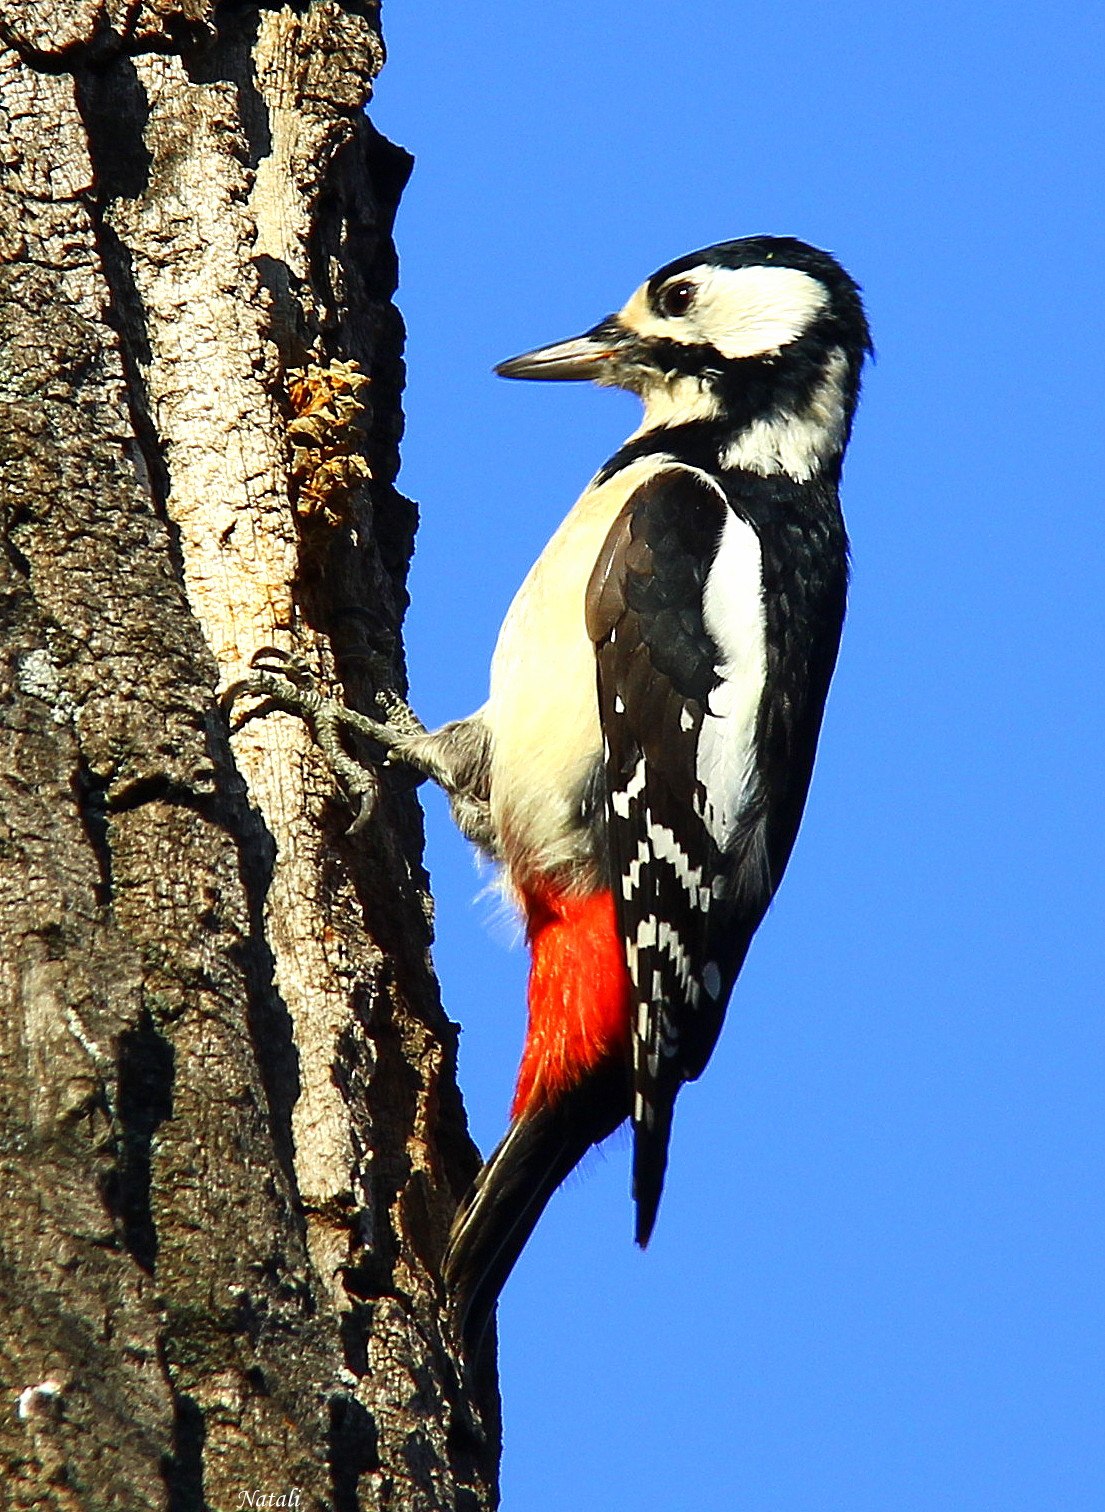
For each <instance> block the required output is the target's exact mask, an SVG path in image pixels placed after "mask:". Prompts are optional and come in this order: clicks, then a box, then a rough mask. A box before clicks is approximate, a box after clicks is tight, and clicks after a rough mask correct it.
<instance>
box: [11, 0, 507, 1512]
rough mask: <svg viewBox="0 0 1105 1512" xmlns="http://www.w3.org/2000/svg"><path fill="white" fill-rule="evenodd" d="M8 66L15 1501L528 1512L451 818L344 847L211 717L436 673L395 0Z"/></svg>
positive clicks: (292, 732)
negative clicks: (440, 927)
mask: <svg viewBox="0 0 1105 1512" xmlns="http://www.w3.org/2000/svg"><path fill="white" fill-rule="evenodd" d="M0 34H2V36H3V39H4V42H5V44H6V46H5V50H4V52H3V55H2V59H0V109H2V110H3V112H4V116H5V119H4V121H3V125H2V127H0V131H2V138H0V154H2V172H3V191H2V192H3V205H2V208H0V262H2V264H3V289H2V293H0V299H2V301H3V317H2V318H3V354H2V356H0V364H2V366H0V397H2V402H3V407H4V416H3V420H2V425H0V479H2V503H3V527H2V541H0V623H2V640H0V678H2V680H3V698H2V704H0V742H2V748H3V754H2V756H0V997H2V1005H0V1013H2V1021H0V1165H2V1179H0V1294H2V1296H3V1303H4V1309H5V1320H4V1325H5V1326H4V1330H3V1335H4V1336H3V1338H2V1340H0V1483H2V1485H3V1493H2V1498H3V1499H4V1500H3V1504H4V1505H5V1506H9V1507H12V1508H66V1509H80V1512H86V1509H98V1508H105V1509H106V1508H113V1509H114V1508H150V1507H167V1508H171V1509H173V1512H186V1509H193V1508H202V1507H205V1506H206V1507H211V1508H216V1509H222V1508H234V1509H238V1508H242V1507H250V1506H263V1507H270V1506H291V1507H299V1508H309V1507H319V1508H321V1507H330V1508H335V1509H338V1512H351V1509H355V1508H357V1507H363V1508H370V1507H371V1508H375V1507H381V1508H402V1509H404V1512H406V1509H427V1512H430V1509H444V1508H449V1509H453V1508H459V1509H462V1512H476V1509H479V1508H490V1507H493V1506H494V1505H495V1503H496V1496H497V1493H496V1464H497V1454H498V1402H497V1393H496V1388H495V1383H494V1379H493V1376H492V1374H491V1372H490V1370H489V1372H488V1376H487V1379H484V1380H482V1381H481V1382H480V1383H479V1384H478V1386H475V1387H473V1386H471V1385H470V1384H469V1383H468V1382H467V1381H466V1380H465V1377H464V1375H463V1372H462V1371H461V1369H460V1367H459V1365H458V1362H457V1359H456V1355H455V1351H454V1346H453V1343H452V1341H451V1339H450V1338H449V1336H448V1334H447V1332H446V1331H445V1330H444V1328H443V1323H442V1317H443V1313H442V1306H441V1302H442V1298H441V1291H440V1281H439V1262H440V1258H441V1254H442V1250H443V1247H444V1242H445V1236H446V1232H447V1229H448V1224H449V1220H450V1217H451V1214H452V1211H453V1208H454V1206H455V1202H456V1199H457V1197H458V1196H459V1195H460V1194H461V1192H462V1190H463V1188H464V1187H465V1186H466V1185H467V1183H468V1181H469V1179H470V1177H471V1175H472V1174H473V1172H474V1170H475V1168H476V1164H477V1159H476V1153H475V1150H474V1148H473V1146H472V1144H471V1142H470V1140H469V1138H468V1134H467V1128H466V1123H465V1118H464V1113H463V1109H462V1106H461V1102H460V1097H459V1094H458V1091H457V1087H456V1080H455V1062H456V1054H455V1050H456V1036H455V1030H454V1028H453V1026H452V1025H451V1024H450V1023H449V1021H448V1020H447V1019H446V1017H445V1015H444V1013H443V1012H442V1009H441V1005H440V1001H439V997H438V990H437V985H436V982H435V979H434V977H433V974H432V970H431V967H430V964H429V957H428V950H429V945H430V939H431V924H430V917H431V915H430V900H429V897H428V893H427V891H426V878H425V876H424V874H423V872H422V869H421V862H420V854H421V821H420V816H419V812H418V809H417V807H416V805H415V803H414V799H413V797H412V795H411V794H410V792H409V791H402V790H401V789H400V788H399V787H397V786H395V785H392V786H391V787H388V786H386V785H385V788H384V791H383V793H382V795H381V800H380V804H379V808H378V812H377V814H376V816H375V818H374V819H373V820H372V822H371V823H370V824H369V825H367V826H366V827H365V828H364V829H362V830H361V832H360V833H359V834H358V835H357V836H356V837H350V836H348V835H347V834H346V829H347V826H348V824H349V820H350V817H351V815H350V810H349V806H348V804H347V803H345V802H344V801H343V800H342V799H341V798H340V797H339V795H337V793H336V791H335V788H334V785H333V781H332V779H331V777H330V775H329V773H328V772H327V771H326V770H325V768H324V767H323V765H322V763H321V761H320V758H319V757H318V755H317V753H316V751H315V749H314V747H313V745H312V743H311V740H310V737H309V735H308V734H307V732H306V731H305V729H304V727H303V725H302V724H301V723H300V722H299V721H298V720H295V719H293V718H291V717H289V716H287V715H282V714H274V715H273V716H272V717H270V718H267V719H257V720H252V721H250V722H247V723H246V724H244V725H243V726H242V728H241V729H240V730H238V731H237V732H236V733H234V734H231V732H230V728H229V726H228V722H227V718H226V716H225V715H224V714H223V713H222V711H221V710H220V708H219V705H218V702H217V696H216V695H217V691H218V689H219V687H220V686H225V685H226V684H227V683H228V682H230V681H232V680H233V679H234V678H236V677H237V676H240V675H241V673H242V671H243V670H244V665H245V663H246V662H248V659H249V657H250V655H251V654H252V653H253V652H254V651H255V650H256V649H257V648H259V647H261V646H263V645H276V646H278V647H280V648H282V649H283V650H286V651H294V652H296V653H298V654H300V655H301V656H302V657H303V658H304V659H305V661H306V662H307V664H308V665H309V666H310V667H311V668H312V669H313V670H314V671H315V673H316V674H317V675H318V676H319V677H320V679H321V681H322V685H323V687H324V688H327V687H333V688H338V689H340V690H341V692H342V696H344V697H345V698H346V699H347V701H348V702H350V703H352V704H354V705H359V706H362V707H367V706H368V703H369V701H370V693H371V688H372V686H373V685H374V680H376V682H377V683H378V681H379V677H380V673H381V668H384V669H386V675H388V676H389V677H390V680H391V682H392V683H393V684H394V685H395V686H396V687H399V688H402V685H403V668H402V660H401V648H400V644H399V637H398V631H399V625H400V622H401V619H402V613H403V608H404V605H405V587H404V582H405V575H406V569H407V562H408V558H409V555H410V551H411V546H412V540H413V533H414V528H415V509H414V506H413V505H412V504H411V503H410V502H409V501H408V500H406V499H404V498H403V497H402V496H401V495H400V494H399V493H397V492H396V490H395V489H394V487H393V480H394V477H395V474H396V470H397V467H398V453H397V445H398V440H399V435H400V432H401V417H400V410H399V395H400V389H401V384H402V371H403V370H402V362H401V356H400V351H401V343H402V325H401V321H400V318H399V316H398V313H397V312H396V310H395V308H394V306H393V305H392V304H391V295H392V292H393V290H394V286H395V257H394V251H393V248H392V244H391V239H390V234H391V223H392V218H393V214H394V211H395V206H396V202H397V200H398V196H399V193H400V191H401V189H402V186H403V183H404V181H405V179H406V176H407V173H408V169H409V163H408V160H407V158H406V156H405V154H404V153H402V152H401V151H399V150H398V149H397V148H395V147H393V146H391V145H390V144H389V143H387V142H386V141H384V140H383V138H381V137H380V136H379V135H378V134H377V133H376V132H375V131H374V130H373V128H372V127H371V125H370V124H369V123H368V121H367V119H366V118H365V117H364V115H363V113H362V107H363V106H364V104H365V101H366V100H367V98H368V95H369V90H370V83H371V80H372V78H373V77H374V75H375V73H376V71H377V70H378V68H379V66H380V64H381V61H382V57H383V51H382V45H381V41H380V36H379V31H378V26H377V8H376V6H374V5H373V4H371V3H367V0H366V3H357V0H345V3H344V4H339V3H337V0H314V3H300V4H297V5H295V6H294V7H292V6H288V7H285V8H283V9H276V8H273V9H257V8H254V7H250V6H243V5H240V4H230V3H226V4H215V3H214V0H69V3H64V0H6V4H5V7H4V14H3V17H2V20H0ZM349 364H356V366H355V367H351V366H349ZM297 375H298V376H297ZM361 375H365V377H367V380H368V382H367V383H366V382H365V381H364V377H362V376H361ZM281 1497H283V1498H284V1500H283V1501H281V1500H280V1498H281Z"/></svg>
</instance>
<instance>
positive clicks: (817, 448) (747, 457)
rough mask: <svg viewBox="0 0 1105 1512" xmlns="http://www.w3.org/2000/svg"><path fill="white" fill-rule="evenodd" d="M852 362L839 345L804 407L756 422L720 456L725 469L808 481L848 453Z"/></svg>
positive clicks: (799, 481) (830, 356)
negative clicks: (846, 396) (846, 399)
mask: <svg viewBox="0 0 1105 1512" xmlns="http://www.w3.org/2000/svg"><path fill="white" fill-rule="evenodd" d="M847 366H848V364H847V359H846V358H845V356H844V353H843V352H842V351H841V350H840V348H839V347H836V348H834V350H833V351H832V352H830V354H829V358H828V361H827V363H826V365H825V373H824V376H823V377H822V379H821V382H820V383H819V384H818V385H817V387H816V388H815V389H814V391H813V394H812V396H811V397H810V401H809V403H808V405H807V406H806V408H805V409H803V410H801V411H800V412H798V413H795V414H780V415H773V416H771V417H770V418H769V419H765V420H754V421H753V422H752V424H751V425H749V426H747V427H746V428H745V429H744V430H742V431H741V432H740V433H739V434H738V435H736V436H734V437H733V439H732V441H730V443H729V444H728V446H726V448H725V450H724V451H723V452H722V454H721V465H722V467H724V468H730V467H741V468H745V469H746V470H747V471H748V472H755V473H761V474H763V475H764V476H765V477H766V476H770V474H772V473H787V474H789V476H790V477H792V478H794V479H795V481H796V482H798V483H806V482H808V481H809V480H810V478H812V477H813V476H814V475H815V474H816V473H818V472H820V471H821V469H822V468H823V467H824V466H825V464H826V462H828V461H830V460H831V459H832V458H834V457H838V456H839V455H840V453H841V452H842V451H843V449H844V414H845V408H844V381H845V377H846V374H847Z"/></svg>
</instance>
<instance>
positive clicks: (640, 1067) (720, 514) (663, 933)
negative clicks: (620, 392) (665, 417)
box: [587, 467, 770, 1244]
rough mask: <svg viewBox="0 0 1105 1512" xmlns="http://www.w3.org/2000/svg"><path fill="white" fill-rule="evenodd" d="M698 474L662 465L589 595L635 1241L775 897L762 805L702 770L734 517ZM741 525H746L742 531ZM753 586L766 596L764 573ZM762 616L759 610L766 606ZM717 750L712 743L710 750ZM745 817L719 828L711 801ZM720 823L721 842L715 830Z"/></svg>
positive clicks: (609, 543) (720, 669)
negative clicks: (618, 958)
mask: <svg viewBox="0 0 1105 1512" xmlns="http://www.w3.org/2000/svg"><path fill="white" fill-rule="evenodd" d="M729 513H730V509H729V505H728V503H727V501H726V498H725V495H724V494H723V493H722V491H721V490H720V489H719V488H718V487H717V486H716V485H715V484H714V483H712V482H711V481H710V480H709V479H708V478H707V477H705V476H704V475H703V474H701V473H699V472H696V471H693V470H691V469H688V468H685V467H671V468H666V469H664V470H663V471H662V472H660V473H658V474H657V475H656V476H655V477H653V478H651V479H649V481H648V482H646V483H644V484H642V486H641V487H640V488H638V489H637V490H636V491H635V492H634V494H633V495H632V496H631V498H630V499H629V501H628V502H627V504H626V505H625V507H624V509H623V510H622V512H621V514H620V515H619V517H618V519H617V521H616V522H615V524H614V526H613V528H612V529H611V531H610V534H609V536H608V537H607V540H606V542H605V544H604V547H603V550H602V553H601V554H600V557H599V560H598V562H597V564H596V567H595V570H594V573H593V575H592V578H591V583H590V586H589V589H588V595H587V620H588V629H589V631H590V634H591V637H592V639H593V640H594V642H595V648H596V656H597V662H598V691H599V710H600V716H601V720H602V726H603V732H604V737H605V769H606V782H607V825H608V836H609V849H610V859H611V883H612V886H613V888H614V892H615V900H616V904H617V908H618V913H619V920H620V924H621V930H622V937H623V939H624V942H625V948H626V959H627V963H628V967H629V974H630V978H631V981H632V983H633V988H634V993H635V999H636V1001H635V1011H636V1019H635V1024H634V1035H633V1081H634V1099H633V1129H634V1166H633V1171H634V1183H633V1186H634V1198H635V1201H636V1204H637V1241H638V1243H639V1244H645V1243H647V1241H648V1238H649V1235H650V1234H651V1232H652V1227H653V1223H654V1222H655V1217H656V1209H657V1206H658V1204H659V1200H660V1192H661V1189H662V1186H663V1179H664V1169H665V1166H666V1163H667V1146H668V1138H669V1134H670V1130H671V1117H672V1108H673V1105H674V1102H675V1097H676V1094H677V1092H678V1090H679V1087H680V1086H681V1085H682V1083H683V1082H684V1081H687V1080H690V1079H692V1078H693V1077H696V1076H698V1075H699V1073H700V1072H701V1070H702V1068H703V1067H704V1066H705V1064H706V1062H707V1060H708V1059H709V1056H710V1053H711V1051H712V1050H713V1047H714V1044H715V1042H716V1040H717V1036H718V1033H719V1031H720V1028H721V1023H722V1019H723V1017H724V1014H725V1007H726V1003H727V1001H728V997H729V994H730V992H731V990H732V986H733V982H734V981H735V979H736V976H737V973H738V971H739V970H740V967H741V965H742V963H743V960H744V956H745V953H746V951H747V949H748V945H749V942H750V940H751V938H752V934H753V932H754V930H755V928H756V926H757V924H758V923H759V921H760V919H761V918H762V916H763V911H764V908H765V907H766V904H767V901H768V898H769V896H770V882H769V880H768V877H767V871H766V866H765V865H764V864H763V854H762V835H763V818H764V803H763V801H762V794H761V790H760V787H759V784H758V780H757V778H756V776H755V773H754V772H748V773H746V774H744V775H743V776H742V777H741V778H740V782H741V784H742V786H743V791H742V792H740V793H737V792H735V791H730V792H729V793H728V794H722V795H721V798H719V795H718V793H717V791H716V790H715V791H714V792H713V793H712V794H711V793H709V792H708V791H707V786H708V784H707V782H704V781H703V776H706V777H712V778H713V779H715V780H712V781H711V782H710V783H709V786H711V787H714V786H715V781H716V783H721V784H722V785H723V786H724V784H725V783H726V782H727V781H728V782H729V784H730V787H732V783H733V781H734V780H736V779H735V778H734V774H733V773H732V772H728V773H726V772H725V771H721V772H718V773H711V772H710V771H709V770H708V769H704V767H703V762H702V757H701V754H700V748H701V744H702V735H703V725H704V722H706V721H708V720H712V721H713V723H712V726H711V730H710V731H709V732H707V733H708V734H710V735H712V736H714V735H716V727H717V726H718V720H717V718H716V717H715V714H714V712H713V711H714V710H715V709H716V707H717V702H718V699H719V697H721V698H723V696H724V691H725V690H724V688H723V684H724V683H725V658H724V656H723V654H722V651H721V648H720V647H719V645H718V644H717V642H716V641H715V639H714V638H713V637H712V635H711V633H710V631H709V630H708V628H707V623H706V620H707V615H706V611H705V607H704V605H705V595H706V585H707V582H708V579H709V574H710V570H711V567H712V566H713V563H714V560H715V558H716V557H717V555H718V549H719V542H720V541H721V538H722V533H723V530H724V529H725V526H726V524H727V521H728V519H729ZM734 528H737V529H743V530H749V529H750V527H749V526H747V525H746V524H744V523H743V522H736V521H735V522H734ZM755 592H756V594H757V595H759V593H760V584H759V578H758V577H757V578H756V583H755ZM757 612H758V610H757ZM715 743H716V742H715ZM715 799H716V800H718V801H719V802H721V800H722V799H724V801H725V803H727V804H728V806H729V808H730V809H731V810H734V812H735V813H736V818H735V820H734V822H732V823H730V824H728V825H726V826H719V822H718V814H717V811H716V809H714V808H712V806H711V805H712V800H715ZM719 830H724V833H720V834H719Z"/></svg>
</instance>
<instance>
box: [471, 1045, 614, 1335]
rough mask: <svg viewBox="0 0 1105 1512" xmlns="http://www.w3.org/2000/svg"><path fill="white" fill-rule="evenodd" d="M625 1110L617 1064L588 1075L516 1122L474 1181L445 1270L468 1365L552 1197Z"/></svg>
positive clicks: (611, 1129) (612, 1128) (608, 1132)
mask: <svg viewBox="0 0 1105 1512" xmlns="http://www.w3.org/2000/svg"><path fill="white" fill-rule="evenodd" d="M628 1111H629V1093H628V1085H627V1078H626V1076H625V1073H624V1071H623V1070H622V1069H621V1068H620V1067H619V1068H617V1069H616V1073H615V1072H614V1071H613V1070H612V1071H611V1074H610V1075H609V1076H608V1075H601V1076H599V1077H594V1076H592V1077H591V1078H589V1079H588V1081H587V1083H586V1084H584V1085H583V1086H581V1087H578V1088H575V1089H573V1090H572V1091H571V1092H569V1093H567V1094H566V1095H565V1096H563V1097H561V1098H560V1099H559V1100H558V1101H557V1102H556V1103H555V1104H552V1105H549V1106H544V1107H539V1108H536V1109H534V1110H533V1111H532V1112H527V1113H526V1114H524V1115H523V1116H522V1117H520V1118H518V1119H516V1120H515V1121H514V1123H512V1124H511V1126H510V1129H509V1130H508V1131H507V1134H506V1136H505V1138H504V1139H503V1140H502V1141H501V1142H500V1144H499V1145H498V1147H497V1148H496V1149H495V1151H494V1153H493V1154H492V1155H491V1157H490V1159H489V1160H488V1161H487V1162H486V1164H485V1165H484V1166H483V1168H482V1170H481V1171H480V1173H479V1175H478V1176H477V1177H476V1179H475V1181H474V1182H473V1183H472V1186H471V1188H470V1189H469V1191H468V1194H467V1196H466V1197H465V1198H464V1201H463V1202H462V1203H461V1205H460V1207H459V1208H458V1209H457V1214H456V1217H455V1218H454V1219H453V1228H452V1232H451V1233H450V1235H449V1245H448V1248H447V1250H446V1252H445V1261H444V1266H443V1274H444V1277H445V1285H446V1288H447V1290H448V1293H449V1301H450V1309H451V1313H452V1317H453V1323H454V1327H455V1328H456V1330H457V1332H458V1334H459V1335H460V1336H461V1338H462V1339H463V1341H464V1347H465V1353H466V1355H467V1357H468V1359H469V1361H470V1362H473V1363H474V1362H475V1360H476V1359H477V1357H478V1355H479V1350H480V1345H481V1343H482V1341H483V1337H484V1334H485V1333H486V1331H487V1325H488V1323H489V1322H490V1321H491V1315H492V1313H493V1312H494V1310H495V1304H496V1302H497V1301H498V1300H499V1293H500V1292H501V1291H502V1289H503V1287H504V1285H505V1284H506V1280H507V1277H508V1276H509V1275H510V1273H511V1271H512V1270H513V1269H514V1264H515V1262H516V1261H517V1259H518V1256H519V1255H520V1254H521V1253H522V1250H523V1249H524V1248H525V1244H526V1241H527V1240H528V1239H529V1236H530V1234H532V1233H533V1230H534V1228H535V1226H536V1224H537V1220H538V1219H539V1218H540V1216H541V1214H542V1213H543V1212H544V1210H545V1207H546V1205H547V1204H548V1201H549V1198H550V1197H551V1196H552V1194H553V1193H554V1192H555V1191H556V1189H557V1187H558V1186H559V1185H560V1183H561V1182H562V1181H563V1180H564V1178H565V1177H566V1176H567V1175H568V1174H569V1172H571V1171H572V1170H573V1169H574V1168H575V1166H576V1165H578V1163H579V1162H580V1160H581V1159H582V1158H583V1156H584V1155H585V1154H586V1153H587V1151H588V1150H589V1149H590V1148H591V1146H592V1145H594V1144H598V1143H599V1141H600V1140H603V1139H605V1138H606V1137H607V1135H608V1134H612V1133H613V1132H614V1130H615V1129H616V1128H617V1127H618V1125H619V1124H620V1123H621V1122H622V1121H623V1120H624V1118H625V1116H626V1114H627V1113H628Z"/></svg>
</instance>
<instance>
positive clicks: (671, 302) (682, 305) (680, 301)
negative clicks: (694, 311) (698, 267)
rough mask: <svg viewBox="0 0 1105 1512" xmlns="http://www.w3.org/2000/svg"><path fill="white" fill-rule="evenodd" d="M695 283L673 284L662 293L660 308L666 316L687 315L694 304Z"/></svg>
mask: <svg viewBox="0 0 1105 1512" xmlns="http://www.w3.org/2000/svg"><path fill="white" fill-rule="evenodd" d="M696 292H697V291H696V289H695V286H694V284H693V283H673V284H668V286H667V288H666V289H664V290H662V291H661V294H660V308H661V310H662V311H663V312H664V314H665V315H685V314H686V313H687V311H688V310H689V309H690V307H691V305H693V304H694V296H695V293H696Z"/></svg>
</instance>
